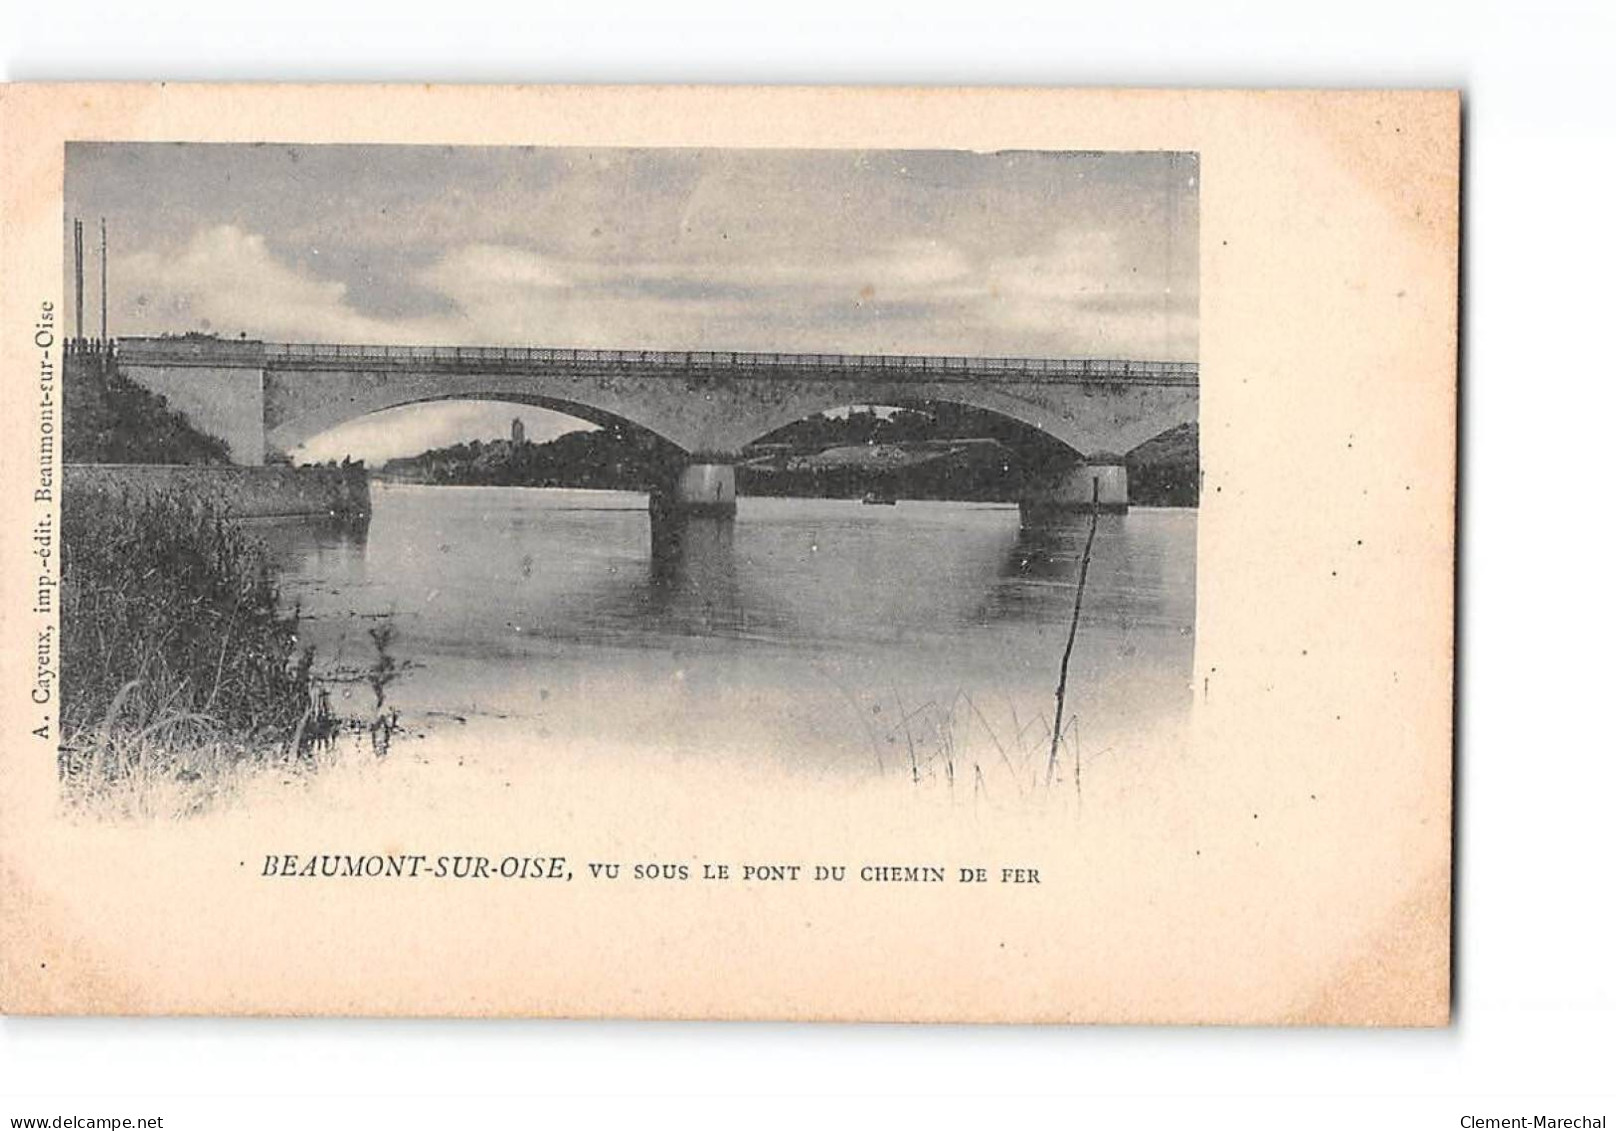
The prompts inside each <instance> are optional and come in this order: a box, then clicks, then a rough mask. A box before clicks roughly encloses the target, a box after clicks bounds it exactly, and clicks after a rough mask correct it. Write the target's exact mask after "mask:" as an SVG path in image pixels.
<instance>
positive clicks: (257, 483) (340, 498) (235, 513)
mask: <svg viewBox="0 0 1616 1131" xmlns="http://www.w3.org/2000/svg"><path fill="white" fill-rule="evenodd" d="M64 470H65V475H66V484H67V488H66V489H67V491H68V493H69V494H71V493H73V492H75V491H77V492H96V493H108V492H112V493H118V494H122V495H124V496H125V497H138V498H152V497H154V496H156V495H159V494H178V495H181V496H183V497H186V498H192V499H196V500H198V501H205V502H208V503H210V504H212V505H213V506H215V507H216V508H217V509H218V510H219V511H220V512H221V513H223V514H224V515H225V516H226V517H229V518H304V517H332V516H356V515H366V514H369V513H370V479H369V476H368V475H367V473H366V471H365V469H364V467H363V466H354V465H350V466H346V467H235V466H230V465H208V466H196V465H181V464H132V463H70V464H68V465H67V466H66V468H65V469H64Z"/></svg>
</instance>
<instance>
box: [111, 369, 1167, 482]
mask: <svg viewBox="0 0 1616 1131" xmlns="http://www.w3.org/2000/svg"><path fill="white" fill-rule="evenodd" d="M117 357H118V363H119V368H120V369H121V370H122V371H123V373H124V374H125V375H126V376H128V377H129V378H130V379H132V380H134V381H135V382H137V383H139V384H141V385H143V386H145V387H146V388H148V389H150V390H152V391H153V392H156V393H160V394H162V395H163V396H164V397H166V398H167V399H168V401H169V403H170V404H171V405H172V406H174V407H175V408H176V409H178V410H179V411H181V412H184V413H185V414H186V415H187V416H188V417H189V418H190V419H191V421H192V423H193V424H195V425H196V426H197V427H198V428H200V429H202V430H203V431H205V432H210V433H212V434H213V435H215V436H218V437H219V438H220V439H222V440H224V441H225V442H226V443H227V444H228V445H229V446H230V451H231V456H232V458H233V459H234V460H235V462H237V463H240V464H247V465H255V464H262V463H264V462H266V460H267V459H271V458H274V457H276V456H279V455H282V454H284V453H287V452H290V451H291V450H292V449H294V448H296V447H297V446H298V445H299V444H302V443H303V442H305V441H306V440H309V439H311V438H313V437H314V436H317V435H319V434H320V433H322V432H324V431H326V430H327V429H330V428H334V427H336V426H337V425H340V424H343V423H345V422H347V421H350V420H354V419H357V418H359V417H362V416H366V415H368V414H370V413H374V412H380V411H382V410H384V409H389V408H396V407H398V406H400V405H407V404H417V403H421V402H424V401H434V400H497V401H510V402H515V403H519V404H528V405H538V406H542V407H544V408H550V409H555V410H557V411H560V412H564V413H567V414H569V415H572V416H576V417H579V418H581V419H584V420H588V421H592V422H594V423H597V424H601V423H611V422H617V421H625V422H627V423H629V424H632V425H635V426H637V427H640V428H644V429H646V430H647V431H650V432H653V433H655V434H656V435H658V436H660V437H662V438H663V439H665V440H667V441H669V442H670V443H672V444H674V445H676V446H677V447H678V448H680V449H681V450H683V451H684V452H685V453H686V454H687V455H688V456H689V463H688V464H687V466H686V467H685V468H684V469H683V471H682V472H681V473H680V474H679V475H678V476H677V478H676V480H675V481H674V482H673V483H672V484H671V485H670V488H669V491H668V492H667V497H666V498H665V499H664V500H662V501H663V502H664V503H666V504H671V505H672V506H673V507H675V508H683V509H690V510H711V511H718V512H727V511H733V509H734V505H735V464H736V462H737V461H738V460H739V458H740V456H741V452H742V450H743V449H744V448H745V447H746V446H747V445H748V444H750V443H751V442H753V441H755V440H757V439H760V438H761V437H763V436H765V435H767V434H769V433H770V432H773V431H774V430H775V429H777V428H780V427H782V426H783V425H786V424H790V423H791V422H793V421H796V420H801V419H804V418H806V417H809V416H812V415H814V414H816V413H820V412H823V411H825V410H827V409H835V408H842V407H846V406H848V405H860V404H886V405H910V404H915V403H917V402H948V403H953V404H959V405H965V406H969V407H971V408H977V409H985V410H987V411H990V412H994V413H998V414H1000V415H1003V416H1006V417H1009V418H1011V419H1013V420H1017V421H1020V422H1021V423H1023V424H1027V425H1030V426H1031V427H1033V428H1036V429H1039V430H1040V431H1042V432H1045V433H1047V434H1048V435H1050V436H1052V437H1054V438H1055V439H1057V440H1059V441H1061V442H1062V443H1064V444H1065V445H1067V446H1068V447H1070V448H1071V449H1072V450H1073V451H1074V452H1076V453H1078V454H1079V455H1081V456H1083V457H1084V460H1085V462H1084V463H1083V464H1081V465H1080V466H1079V467H1078V468H1077V469H1076V470H1070V471H1062V472H1061V473H1059V474H1058V475H1056V476H1055V477H1054V478H1052V479H1051V480H1049V481H1046V482H1044V483H1042V484H1040V485H1039V486H1038V487H1037V488H1035V492H1036V495H1037V498H1035V499H1029V500H1028V502H1029V504H1032V505H1037V506H1039V507H1045V506H1056V507H1072V506H1077V507H1080V506H1084V505H1087V504H1089V503H1090V502H1091V500H1092V499H1093V498H1094V491H1095V489H1096V484H1097V485H1098V491H1099V498H1100V504H1101V506H1102V507H1103V508H1105V509H1114V510H1116V509H1126V507H1127V501H1128V495H1127V473H1126V471H1125V469H1124V468H1122V466H1121V461H1120V459H1117V458H1115V457H1116V456H1117V455H1120V454H1121V453H1125V452H1127V451H1129V450H1130V449H1132V448H1134V447H1135V446H1137V445H1138V444H1140V443H1143V442H1144V441H1145V440H1148V439H1150V438H1151V437H1153V436H1156V435H1158V434H1159V433H1161V432H1164V431H1166V430H1167V429H1169V428H1172V427H1174V426H1175V425H1179V424H1185V423H1190V422H1193V421H1195V420H1196V419H1197V414H1198V400H1199V375H1198V367H1197V365H1196V363H1194V362H1163V361H1104V360H1065V359H1045V358H991V357H941V356H910V355H893V354H817V353H809V354H802V353H736V352H714V351H695V352H690V351H684V352H672V351H654V350H586V349H540V348H531V347H524V346H509V347H506V346H359V345H296V344H282V343H274V342H260V341H230V340H225V339H214V338H189V337H178V338H124V339H122V340H120V341H119V342H118V343H117ZM1106 456H1109V457H1111V458H1105V457H1106Z"/></svg>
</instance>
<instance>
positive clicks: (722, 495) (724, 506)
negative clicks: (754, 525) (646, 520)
mask: <svg viewBox="0 0 1616 1131" xmlns="http://www.w3.org/2000/svg"><path fill="white" fill-rule="evenodd" d="M651 509H652V511H653V512H656V511H660V512H662V513H664V514H670V513H671V514H700V515H710V516H717V517H720V518H727V517H730V516H732V515H734V514H735V465H734V464H732V463H711V462H704V461H696V462H692V463H688V464H686V465H685V466H684V467H682V468H680V469H679V471H678V472H677V473H676V474H675V475H674V476H673V477H672V479H671V480H670V481H669V482H668V485H667V486H666V487H663V488H662V489H661V490H660V491H654V492H652V494H651Z"/></svg>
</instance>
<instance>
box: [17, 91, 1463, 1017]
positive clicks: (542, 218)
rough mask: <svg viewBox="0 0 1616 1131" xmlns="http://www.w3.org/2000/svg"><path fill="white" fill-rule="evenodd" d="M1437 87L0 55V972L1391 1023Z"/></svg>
mask: <svg viewBox="0 0 1616 1131" xmlns="http://www.w3.org/2000/svg"><path fill="white" fill-rule="evenodd" d="M1458 109H1459V107H1458V98H1457V96H1456V95H1454V94H1452V93H1443V92H1412V91H1405V92H1215V91H1209V92H1191V91H1157V92H1152V91H1125V92H1105V91H1077V90H941V89H939V90H912V89H891V90H879V89H861V90H853V89H771V88H754V89H746V88H727V89H720V88H711V89H706V88H621V89H613V88H598V89H588V88H515V87H512V88H496V87H478V88H470V87H468V88H453V87H448V88H443V87H402V86H399V87H387V86H381V87H300V86H285V87H273V86H209V85H196V86H160V85H93V84H87V85H72V84H67V85H21V86H13V87H9V88H3V89H0V149H3V154H0V170H3V172H0V176H3V178H4V180H3V186H0V207H3V211H0V224H3V228H0V233H3V242H0V247H3V248H4V255H5V266H6V270H5V274H4V281H3V284H0V287H3V294H0V297H3V304H4V305H3V312H4V320H3V323H0V327H3V329H0V360H3V365H4V374H5V377H4V381H3V382H0V390H3V397H4V408H5V413H4V418H3V420H4V428H5V429H6V442H5V444H4V445H3V448H0V450H3V452H4V478H3V484H4V490H5V495H4V498H5V509H4V517H5V518H6V520H7V523H8V527H9V530H10V537H9V538H7V539H5V541H4V559H3V566H4V574H3V576H4V578H5V581H4V588H3V608H4V625H5V647H4V648H3V649H0V688H3V689H4V697H5V704H6V705H5V709H4V712H3V713H0V727H3V729H0V901H3V903H0V910H3V914H0V1005H3V1007H4V1009H5V1010H7V1011H10V1012H17V1013H115V1014H153V1013H156V1014H175V1013H178V1014H194V1013H203V1014H216V1013H217V1014H333V1015H427V1016H431V1015H470V1016H581V1017H651V1018H674V1017H682V1018H776V1019H843V1020H882V1021H954V1022H962V1021H963V1022H1110V1023H1216V1024H1254V1023H1255V1024H1346V1025H1442V1024H1446V1022H1447V1018H1448V1008H1449V940H1450V900H1449V892H1450V839H1451V789H1450V782H1451V767H1452V746H1451V735H1452V639H1453V578H1454V558H1453V554H1454V486H1455V484H1454V478H1455V450H1456V447H1455V405H1456V384H1457V372H1456V343H1457V321H1456V306H1457V271H1456V265H1457V258H1458V168H1459V137H1458V129H1459V114H1458Z"/></svg>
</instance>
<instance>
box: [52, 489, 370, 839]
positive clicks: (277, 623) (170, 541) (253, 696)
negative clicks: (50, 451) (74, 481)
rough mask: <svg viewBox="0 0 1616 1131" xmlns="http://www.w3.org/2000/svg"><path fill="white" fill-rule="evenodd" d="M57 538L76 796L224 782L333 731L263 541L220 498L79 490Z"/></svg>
mask: <svg viewBox="0 0 1616 1131" xmlns="http://www.w3.org/2000/svg"><path fill="white" fill-rule="evenodd" d="M61 544H62V607H61V628H62V682H61V690H62V700H61V715H60V719H61V735H62V738H61V745H60V749H59V753H58V767H59V769H60V772H61V776H62V779H63V783H64V789H65V791H66V794H67V796H68V798H69V800H70V801H80V802H83V801H89V800H92V799H95V798H97V797H102V796H105V795H108V794H110V793H114V792H125V793H127V792H129V791H131V790H133V791H134V793H135V794H139V793H141V792H142V791H145V792H148V793H149V792H152V790H153V789H154V788H155V787H156V786H157V785H158V784H159V783H164V784H166V785H177V786H180V787H194V786H195V785H196V783H198V782H208V781H222V780H223V779H224V778H225V777H226V776H227V771H232V770H234V769H235V768H237V767H239V766H241V765H242V764H243V763H261V762H265V761H272V760H275V759H278V758H290V759H293V760H296V759H300V758H307V757H308V756H309V755H310V753H311V752H312V751H316V750H318V749H319V748H320V747H321V746H322V744H329V743H330V741H331V739H332V737H333V735H334V734H335V732H336V730H337V729H338V727H339V723H338V720H336V719H335V718H333V716H332V714H331V711H330V707H329V697H327V696H326V695H324V694H323V689H322V688H321V687H320V686H319V681H318V680H316V678H315V676H314V673H313V660H314V657H313V652H312V650H311V649H307V648H302V647H300V646H299V643H298V637H297V613H296V611H295V610H293V611H291V612H287V611H285V610H284V609H283V607H282V602H281V599H280V593H279V590H278V588H277V586H276V584H275V580H274V576H273V573H272V572H271V569H270V566H269V563H268V561H267V559H266V558H265V556H264V552H263V550H262V547H260V546H259V544H258V543H257V542H256V541H254V540H253V539H252V538H250V537H249V536H248V535H247V534H246V533H245V532H244V531H243V530H242V529H241V528H240V527H239V526H238V525H236V524H234V523H232V522H230V521H228V520H227V519H226V518H225V516H224V513H223V511H222V510H221V509H220V508H219V507H218V506H217V505H216V504H214V503H212V502H210V501H209V500H206V499H198V498H192V497H188V496H182V495H180V494H178V493H173V492H149V493H148V492H141V493H122V492H116V491H93V490H75V491H72V492H69V493H68V494H67V496H66V498H65V499H64V500H63V507H62V539H61ZM180 792H182V793H188V794H196V793H197V792H198V790H196V789H194V788H183V789H181V790H180ZM202 792H206V791H205V790H204V791H202ZM159 807H160V808H161V807H162V806H161V805H160V806H159ZM136 808H137V809H138V808H139V806H138V805H137V806H136Z"/></svg>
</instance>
